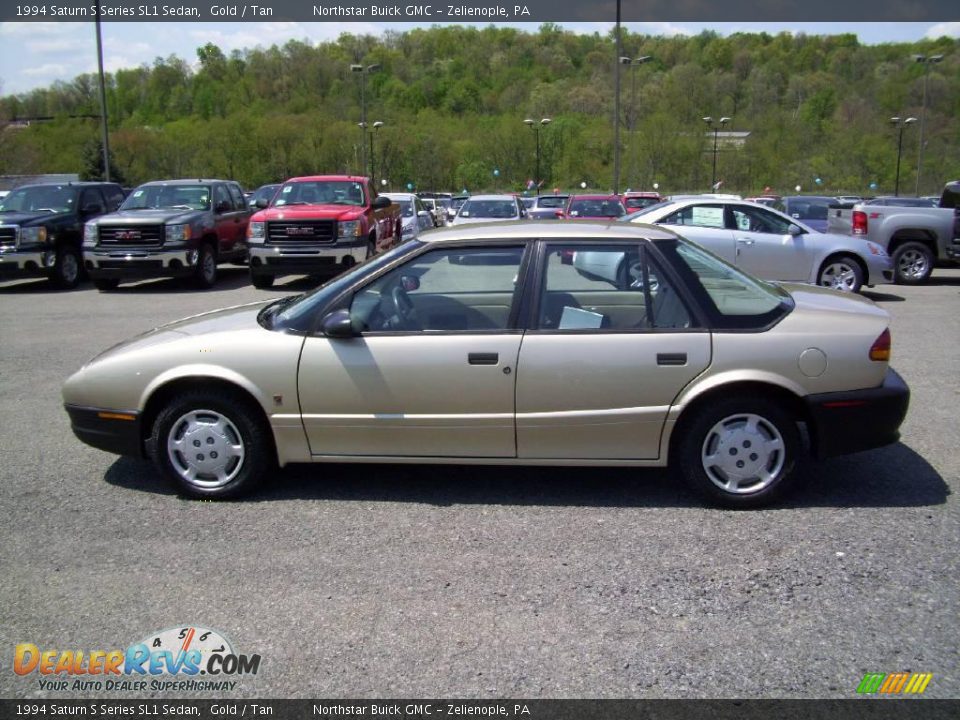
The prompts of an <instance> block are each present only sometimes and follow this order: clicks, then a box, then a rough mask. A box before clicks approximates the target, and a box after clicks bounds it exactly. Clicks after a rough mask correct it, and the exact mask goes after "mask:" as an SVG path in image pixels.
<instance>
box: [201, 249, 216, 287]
mask: <svg viewBox="0 0 960 720" xmlns="http://www.w3.org/2000/svg"><path fill="white" fill-rule="evenodd" d="M216 272H217V261H216V260H215V259H214V257H213V254H212V253H209V252H208V253H204V256H203V276H204V277H205V278H206V279H207V280H211V279H213V276H214V274H216Z"/></svg>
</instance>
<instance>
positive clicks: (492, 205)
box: [450, 195, 527, 225]
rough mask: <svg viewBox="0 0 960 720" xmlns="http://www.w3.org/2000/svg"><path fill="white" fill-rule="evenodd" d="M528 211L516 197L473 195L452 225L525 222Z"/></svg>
mask: <svg viewBox="0 0 960 720" xmlns="http://www.w3.org/2000/svg"><path fill="white" fill-rule="evenodd" d="M526 217H527V211H526V209H524V207H523V203H522V202H520V200H519V199H518V198H517V197H516V196H514V195H472V196H471V197H469V198H467V200H466V202H464V203H463V205H461V206H460V209H459V210H458V211H457V215H456V217H455V218H453V221H452V222H451V223H450V224H451V225H467V224H469V223H481V222H506V221H508V220H523V219H524V218H526Z"/></svg>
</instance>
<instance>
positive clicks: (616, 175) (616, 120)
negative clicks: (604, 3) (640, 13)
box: [613, 0, 622, 195]
mask: <svg viewBox="0 0 960 720" xmlns="http://www.w3.org/2000/svg"><path fill="white" fill-rule="evenodd" d="M615 34H616V42H617V55H616V61H615V62H614V63H613V194H614V195H616V194H618V193H619V192H620V55H621V53H622V51H621V49H620V0H617V26H616V30H615Z"/></svg>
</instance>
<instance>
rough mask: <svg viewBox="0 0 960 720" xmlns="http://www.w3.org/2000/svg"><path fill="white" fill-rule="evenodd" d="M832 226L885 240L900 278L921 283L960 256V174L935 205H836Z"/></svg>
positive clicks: (830, 219) (880, 242)
mask: <svg viewBox="0 0 960 720" xmlns="http://www.w3.org/2000/svg"><path fill="white" fill-rule="evenodd" d="M827 231H828V232H831V233H840V234H847V235H858V236H860V237H863V238H865V239H867V240H870V241H871V242H874V243H876V244H877V245H880V246H882V247H883V248H885V249H886V251H887V252H888V253H889V254H890V255H891V256H892V257H893V269H894V279H895V281H896V282H898V283H900V284H903V285H919V284H921V283H924V282H926V281H927V279H928V278H929V277H930V273H931V272H932V271H933V267H934V265H935V264H936V263H937V262H941V263H955V262H957V261H960V180H955V181H953V182H949V183H947V185H946V187H944V189H943V194H942V195H941V196H940V207H935V208H924V207H898V206H893V205H872V204H870V203H859V204H857V205H853V206H852V207H851V206H850V205H842V204H837V205H831V206H830V211H829V213H828V216H827Z"/></svg>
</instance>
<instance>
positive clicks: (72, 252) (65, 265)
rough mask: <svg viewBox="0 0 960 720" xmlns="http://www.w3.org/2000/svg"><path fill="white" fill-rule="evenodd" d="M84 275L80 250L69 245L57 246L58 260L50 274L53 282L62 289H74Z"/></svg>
mask: <svg viewBox="0 0 960 720" xmlns="http://www.w3.org/2000/svg"><path fill="white" fill-rule="evenodd" d="M82 276H83V264H82V263H81V261H80V251H79V250H77V249H76V248H75V247H71V246H69V245H63V246H61V247H59V248H57V261H56V264H54V266H53V273H52V274H51V275H50V279H51V280H52V281H53V284H54V285H56V286H57V287H58V288H60V289H61V290H73V288H75V287H76V286H77V285H79V284H80V278H81V277H82Z"/></svg>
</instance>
